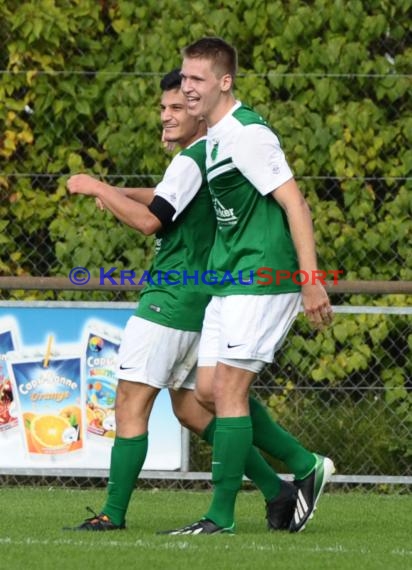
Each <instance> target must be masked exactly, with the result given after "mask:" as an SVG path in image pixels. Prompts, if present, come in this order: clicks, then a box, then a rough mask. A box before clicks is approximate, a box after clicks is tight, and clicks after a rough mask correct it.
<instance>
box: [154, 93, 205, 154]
mask: <svg viewBox="0 0 412 570" xmlns="http://www.w3.org/2000/svg"><path fill="white" fill-rule="evenodd" d="M160 119H161V121H162V127H163V140H164V141H167V142H175V143H178V144H179V145H180V146H187V145H188V144H190V143H191V142H192V141H193V140H195V139H196V138H197V137H198V131H199V119H198V118H197V117H194V116H193V115H189V113H188V112H187V103H186V98H185V96H184V95H183V93H182V91H181V90H180V89H172V90H171V91H164V92H163V95H162V99H161V102H160Z"/></svg>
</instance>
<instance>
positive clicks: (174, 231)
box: [68, 70, 296, 531]
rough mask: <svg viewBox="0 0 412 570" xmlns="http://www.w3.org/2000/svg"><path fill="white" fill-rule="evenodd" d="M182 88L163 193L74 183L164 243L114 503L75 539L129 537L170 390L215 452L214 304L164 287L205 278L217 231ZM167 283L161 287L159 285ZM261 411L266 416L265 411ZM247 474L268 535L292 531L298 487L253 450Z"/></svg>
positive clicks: (165, 103) (115, 457)
mask: <svg viewBox="0 0 412 570" xmlns="http://www.w3.org/2000/svg"><path fill="white" fill-rule="evenodd" d="M180 83H181V77H180V74H179V71H176V70H175V71H173V72H171V73H169V74H167V75H166V76H165V77H164V78H163V80H162V82H161V88H162V91H163V95H162V99H161V119H162V126H163V139H164V141H165V142H171V143H177V144H178V145H179V146H180V147H181V148H182V150H181V151H180V153H179V154H177V155H176V156H175V157H174V159H173V160H172V162H171V163H170V165H169V167H168V168H167V170H166V172H165V175H164V177H163V180H162V181H161V182H160V184H158V186H157V187H156V189H155V191H154V192H153V191H152V190H151V189H140V188H137V189H136V188H127V189H118V188H114V187H112V186H109V185H108V184H105V183H103V182H100V181H98V180H96V179H94V178H93V177H91V176H88V175H84V174H79V175H75V176H72V177H71V178H70V179H69V181H68V188H69V191H70V192H71V193H72V194H86V195H90V196H94V197H96V198H97V199H98V200H99V201H100V202H101V203H102V204H103V205H104V207H105V208H106V209H108V210H110V211H111V212H112V213H113V214H114V215H115V216H116V217H117V218H118V219H119V220H121V221H122V222H124V223H126V224H128V225H129V226H131V227H133V228H135V229H137V230H138V231H141V232H143V233H144V234H151V233H154V232H156V238H157V239H156V253H155V257H154V261H153V264H152V267H151V269H150V274H151V277H152V280H153V284H152V283H150V282H149V283H148V285H147V286H146V288H145V289H144V291H143V293H142V295H141V299H140V302H139V304H138V306H137V309H136V312H135V315H134V316H132V317H131V318H130V319H129V321H128V323H127V325H126V328H125V331H124V333H123V339H122V342H121V346H120V349H119V366H118V371H117V373H118V378H119V382H118V388H117V396H116V408H115V414H116V437H115V441H114V446H113V448H112V455H111V464H110V476H109V484H108V493H107V499H106V503H105V505H104V506H103V508H102V509H101V512H100V514H95V515H94V516H92V517H91V518H88V519H86V520H85V521H84V522H83V523H82V524H80V525H79V526H78V527H76V528H75V530H85V531H109V530H118V529H124V528H125V517H126V511H127V508H128V505H129V501H130V498H131V495H132V492H133V489H134V487H135V484H136V479H137V477H138V475H139V473H140V471H141V469H142V466H143V463H144V460H145V458H146V453H147V446H148V420H149V416H150V413H151V410H152V406H153V403H154V401H155V398H156V396H157V395H158V393H159V391H160V390H161V389H162V388H169V389H170V390H169V391H170V395H171V399H172V404H173V409H174V412H175V414H176V416H177V418H178V419H179V421H180V422H181V423H182V424H183V425H184V426H186V427H188V428H189V429H191V430H192V431H193V432H195V433H197V434H199V435H200V436H201V437H202V438H203V439H204V440H205V441H207V442H208V443H212V442H213V436H214V431H215V421H214V418H213V415H212V413H210V412H209V411H207V410H206V409H205V408H204V407H202V406H200V405H199V403H198V402H197V401H196V399H195V398H194V384H195V367H196V357H197V346H198V342H199V338H200V330H201V326H202V320H203V315H204V311H205V308H206V305H207V303H208V302H209V299H210V297H209V295H208V294H207V293H200V292H199V287H198V286H196V284H195V283H194V282H193V281H192V280H190V279H189V280H188V282H187V284H182V283H181V284H178V283H176V284H174V285H171V284H170V281H171V280H172V275H170V274H169V276H168V282H169V283H168V282H165V279H164V275H165V274H166V273H167V272H168V271H171V270H174V271H177V275H179V274H180V275H182V273H183V272H184V271H186V272H187V274H188V275H194V274H195V271H198V272H199V274H201V272H203V270H204V269H205V267H206V262H207V257H208V254H209V251H210V248H211V246H212V243H213V239H214V235H215V226H216V224H215V219H214V212H213V206H212V202H211V199H210V194H209V191H208V188H207V181H206V171H205V144H206V140H205V137H204V136H203V135H204V134H205V132H206V127H205V124H204V122H203V121H202V120H199V118H197V117H193V116H191V115H189V114H188V113H187V103H186V100H185V98H184V96H183V93H182V92H181V90H180ZM160 277H163V279H162V283H163V284H162V285H159V284H158V283H159V278H160ZM174 388H175V389H174ZM176 388H177V389H176ZM252 405H255V406H260V404H259V403H258V402H257V401H255V402H254V403H253V404H252ZM245 472H246V475H247V476H248V477H249V478H250V479H252V480H253V481H254V483H255V484H256V485H257V487H258V488H259V489H260V490H261V491H262V493H263V495H264V496H265V499H266V501H267V524H268V527H269V528H270V529H273V530H277V529H283V528H285V527H287V526H288V524H289V521H290V518H291V516H292V514H293V509H294V506H295V504H296V492H295V490H294V488H293V486H292V485H291V484H290V483H288V482H286V481H283V480H281V479H280V478H279V476H278V475H277V474H276V473H275V472H274V471H273V469H272V468H271V467H270V466H269V464H268V463H267V462H266V461H265V460H264V459H263V457H262V456H261V455H260V453H259V452H258V451H257V450H256V449H255V448H253V447H252V448H251V449H250V453H249V455H248V458H247V460H246V466H245Z"/></svg>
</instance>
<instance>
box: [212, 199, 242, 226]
mask: <svg viewBox="0 0 412 570" xmlns="http://www.w3.org/2000/svg"><path fill="white" fill-rule="evenodd" d="M212 202H213V207H214V209H215V212H216V219H217V223H218V224H219V226H234V225H235V224H237V216H236V215H235V213H234V211H233V208H225V207H224V205H223V204H222V203H221V202H220V201H219V200H218V199H217V198H216V196H212Z"/></svg>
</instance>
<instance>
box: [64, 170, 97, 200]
mask: <svg viewBox="0 0 412 570" xmlns="http://www.w3.org/2000/svg"><path fill="white" fill-rule="evenodd" d="M103 186H104V183H103V182H100V181H99V180H96V179H95V178H93V176H89V175H88V174H74V175H73V176H70V178H69V179H68V181H67V189H68V191H69V192H70V194H84V195H85V196H97V194H98V192H99V190H101V188H102V187H103Z"/></svg>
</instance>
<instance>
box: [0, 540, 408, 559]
mask: <svg viewBox="0 0 412 570" xmlns="http://www.w3.org/2000/svg"><path fill="white" fill-rule="evenodd" d="M216 538H217V539H218V540H219V538H221V537H214V538H212V540H216ZM225 538H227V537H225ZM197 540H198V538H196V537H195V538H194V540H193V541H192V540H191V541H187V540H185V541H184V542H181V541H180V540H179V539H177V540H176V541H175V540H173V541H171V542H165V543H162V542H158V541H150V540H142V539H137V540H133V541H122V540H105V541H104V542H101V541H93V540H81V539H80V540H79V539H74V538H58V539H51V540H50V539H38V538H31V537H27V538H24V539H17V540H16V539H14V538H10V537H0V547H1V546H34V545H40V546H63V545H66V546H74V547H76V548H81V547H86V548H87V549H90V548H92V547H96V548H98V549H99V550H101V549H102V548H116V549H119V548H120V549H130V548H141V549H147V550H153V549H154V548H155V549H157V550H198V549H199V544H196V541H197ZM200 540H204V538H201V539H200ZM233 546H234V548H236V550H245V551H247V550H248V551H269V552H305V553H309V554H310V553H320V554H324V553H332V554H362V555H364V554H374V553H375V554H376V551H375V550H373V549H369V548H359V549H354V548H346V547H345V546H342V545H341V544H334V545H332V546H319V545H314V546H313V547H300V546H291V545H289V546H282V545H280V544H270V545H269V544H265V545H264V544H257V543H256V542H250V543H243V544H242V545H239V544H237V541H236V544H235V543H234V544H233ZM208 547H209V549H210V550H221V549H222V544H221V543H220V544H219V543H217V542H215V543H214V544H212V543H209V545H208ZM229 547H230V546H229V545H228V544H225V545H224V548H225V549H228V548H229ZM388 554H393V555H395V556H412V550H410V549H405V548H395V549H392V550H390V551H389V552H388Z"/></svg>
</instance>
